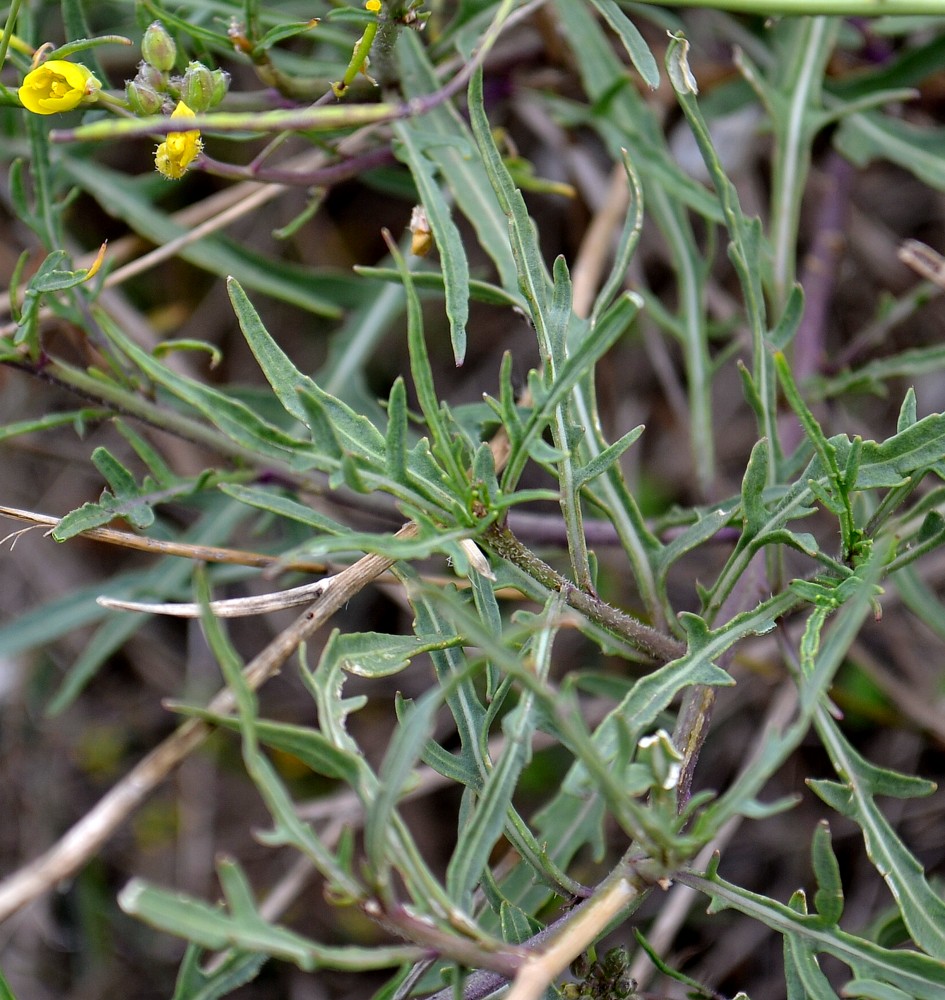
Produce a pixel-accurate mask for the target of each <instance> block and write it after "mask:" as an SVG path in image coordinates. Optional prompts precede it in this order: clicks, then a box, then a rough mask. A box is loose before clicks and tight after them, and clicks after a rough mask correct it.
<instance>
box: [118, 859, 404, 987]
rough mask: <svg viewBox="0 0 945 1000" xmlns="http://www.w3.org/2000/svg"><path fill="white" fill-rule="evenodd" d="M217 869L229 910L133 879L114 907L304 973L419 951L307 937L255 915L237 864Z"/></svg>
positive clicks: (392, 961)
mask: <svg viewBox="0 0 945 1000" xmlns="http://www.w3.org/2000/svg"><path fill="white" fill-rule="evenodd" d="M218 870H219V873H220V877H221V881H222V880H224V879H225V880H226V883H225V884H226V887H227V889H228V900H227V902H228V904H229V906H230V912H229V913H227V912H225V911H224V910H221V909H220V908H218V907H216V906H210V905H209V904H207V903H204V902H202V901H201V900H197V899H193V898H191V897H188V896H185V895H183V894H181V893H175V892H168V891H166V890H164V889H159V888H157V887H155V886H152V885H149V884H148V883H146V882H145V881H144V880H143V879H137V878H136V879H132V881H131V882H129V883H128V885H127V886H125V888H124V889H123V890H122V891H121V893H120V895H119V897H118V902H119V905H120V906H121V908H122V909H123V910H124V911H125V912H126V913H129V914H131V915H132V916H135V917H138V918H139V919H141V920H144V921H145V922H146V923H149V924H151V926H153V927H156V928H157V929H158V930H162V931H164V932H165V933H167V934H173V935H175V936H177V937H185V938H187V939H188V940H189V941H193V942H196V943H197V944H199V945H201V946H202V947H204V948H212V949H214V950H219V949H222V948H230V947H234V948H238V949H240V950H241V951H251V952H261V953H263V954H265V955H271V956H273V957H276V958H281V959H284V960H285V961H288V962H292V963H293V964H295V965H297V966H298V967H299V968H300V969H303V970H306V971H311V970H313V969H318V968H333V969H344V970H348V971H352V972H354V971H360V970H363V969H382V968H389V967H390V966H393V965H399V964H400V963H401V962H404V961H410V960H415V959H417V958H419V957H420V955H421V952H420V951H419V950H418V949H416V948H410V947H396V946H392V947H387V948H359V947H353V946H352V947H330V946H327V945H322V944H318V943H317V942H315V941H310V940H308V939H307V938H305V937H302V935H300V934H296V933H295V932H294V931H290V930H287V929H286V928H284V927H279V926H277V925H275V924H271V923H269V922H268V921H267V920H265V918H264V917H262V916H260V914H259V912H258V910H257V909H256V907H255V903H254V902H253V901H252V897H251V895H250V893H249V886H248V883H247V882H246V879H245V876H243V875H242V873H241V872H240V871H239V869H237V868H236V865H235V862H232V861H222V862H220V865H219V869H218ZM234 904H235V907H236V909H235V910H234V908H233V907H234Z"/></svg>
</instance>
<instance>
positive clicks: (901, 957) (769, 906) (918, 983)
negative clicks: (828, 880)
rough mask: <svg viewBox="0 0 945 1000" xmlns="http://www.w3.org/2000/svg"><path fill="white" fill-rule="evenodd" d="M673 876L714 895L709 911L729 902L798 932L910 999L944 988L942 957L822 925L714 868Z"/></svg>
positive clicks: (790, 934)
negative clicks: (895, 947) (884, 944)
mask: <svg viewBox="0 0 945 1000" xmlns="http://www.w3.org/2000/svg"><path fill="white" fill-rule="evenodd" d="M677 881H679V882H682V883H683V884H684V885H688V886H690V887H691V888H694V889H697V890H699V891H700V892H703V893H705V894H706V895H708V896H709V897H710V898H711V900H712V908H711V912H713V913H715V912H718V911H719V910H722V909H726V908H729V907H730V908H732V909H736V910H738V911H739V912H741V913H745V914H747V915H748V916H750V917H751V918H752V919H754V920H757V921H759V922H760V923H762V924H764V925H765V926H767V927H770V928H772V929H773V930H775V931H777V932H778V933H780V934H782V935H783V936H784V937H785V938H786V939H788V938H794V937H797V938H799V939H800V940H801V941H802V942H804V943H805V944H806V945H808V946H810V947H812V948H814V949H815V950H816V951H817V952H823V953H825V954H828V955H833V956H834V957H835V958H838V959H839V960H840V961H841V962H844V963H845V964H846V965H848V966H850V968H851V969H854V970H855V972H856V976H857V978H858V979H865V978H868V979H875V980H877V981H879V982H882V983H884V984H888V985H890V986H894V987H896V988H897V989H900V990H902V991H903V992H904V993H905V994H906V995H907V996H909V997H910V998H912V1000H939V998H940V997H941V996H942V991H943V989H945V963H943V962H941V961H939V960H938V959H935V958H930V957H929V956H928V955H923V954H921V953H920V952H916V951H909V950H905V949H898V950H893V949H887V948H881V947H880V946H879V945H876V944H874V943H873V942H872V941H868V940H866V939H865V938H861V937H857V936H856V935H853V934H848V933H846V932H845V931H842V930H840V929H839V928H837V927H824V926H823V921H821V920H820V918H819V917H817V916H809V915H805V914H799V913H797V912H796V911H795V910H794V909H792V908H791V907H789V906H785V905H784V904H783V903H778V902H776V901H775V900H772V899H768V898H766V897H765V896H761V895H758V894H756V893H752V892H749V891H748V890H746V889H742V888H740V887H739V886H736V885H733V884H732V883H730V882H726V881H725V880H724V879H721V878H720V877H719V876H718V874H715V873H713V874H711V875H710V874H708V873H707V874H706V875H705V876H700V875H696V874H695V873H689V872H686V873H680V874H679V875H677Z"/></svg>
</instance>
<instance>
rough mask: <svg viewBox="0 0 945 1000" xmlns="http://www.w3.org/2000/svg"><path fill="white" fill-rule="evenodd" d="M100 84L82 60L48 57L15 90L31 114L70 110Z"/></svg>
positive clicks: (48, 113) (50, 113)
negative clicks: (77, 61) (76, 61)
mask: <svg viewBox="0 0 945 1000" xmlns="http://www.w3.org/2000/svg"><path fill="white" fill-rule="evenodd" d="M100 87H101V84H100V83H99V82H98V80H96V79H95V77H94V76H92V73H91V71H90V70H88V69H86V67H85V66H83V65H82V64H81V63H71V62H67V61H66V60H65V59H50V60H49V61H48V62H44V63H40V65H39V66H37V67H36V69H33V70H30V71H29V73H27V74H26V76H25V77H24V78H23V83H22V84H21V86H20V89H19V90H18V91H17V93H18V94H19V97H20V102H21V103H22V105H23V107H24V108H26V110H27V111H32V112H33V114H34V115H54V114H56V113H57V112H59V111H71V110H72V109H73V108H75V107H77V106H78V105H79V104H80V103H81V102H82V101H83V99H85V98H86V97H89V96H91V95H92V94H94V93H95V91H97V90H98V89H99V88H100Z"/></svg>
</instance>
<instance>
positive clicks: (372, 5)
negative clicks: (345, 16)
mask: <svg viewBox="0 0 945 1000" xmlns="http://www.w3.org/2000/svg"><path fill="white" fill-rule="evenodd" d="M364 6H365V7H366V8H367V9H368V10H369V11H370V12H371V13H372V14H378V13H380V10H381V0H367V3H366V4H365V5H364Z"/></svg>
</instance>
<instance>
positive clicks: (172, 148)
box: [154, 101, 203, 181]
mask: <svg viewBox="0 0 945 1000" xmlns="http://www.w3.org/2000/svg"><path fill="white" fill-rule="evenodd" d="M195 117H196V115H195V114H194V112H193V111H191V109H190V108H188V107H187V105H186V104H184V102H183V101H178V102H177V107H176V108H174V111H173V113H172V114H171V118H195ZM202 149H203V143H202V142H201V141H200V129H196V128H194V129H190V130H189V131H187V132H170V133H168V136H167V138H166V139H165V140H164V142H162V143H161V145H160V146H158V148H157V150H155V153H154V165H155V167H157V169H158V172H159V173H161V174H163V175H164V176H165V177H169V178H170V179H171V180H174V181H177V180H180V178H181V177H183V176H184V174H185V173H186V172H187V168H188V167H189V166H190V165H191V163H193V161H194V160H195V159H196V158H197V157H198V156H199V155H200V151H201V150H202Z"/></svg>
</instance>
